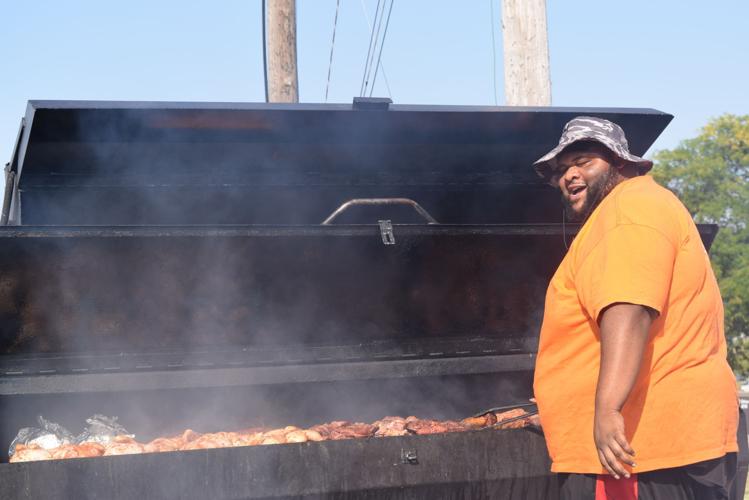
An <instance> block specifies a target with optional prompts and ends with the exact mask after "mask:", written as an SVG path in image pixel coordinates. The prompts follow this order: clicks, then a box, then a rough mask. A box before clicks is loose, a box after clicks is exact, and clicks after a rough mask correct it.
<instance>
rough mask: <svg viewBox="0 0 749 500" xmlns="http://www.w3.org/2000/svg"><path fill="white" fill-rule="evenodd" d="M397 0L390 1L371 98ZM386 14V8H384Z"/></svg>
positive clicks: (370, 92) (370, 91)
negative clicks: (391, 15)
mask: <svg viewBox="0 0 749 500" xmlns="http://www.w3.org/2000/svg"><path fill="white" fill-rule="evenodd" d="M394 3H395V0H390V9H388V18H387V21H385V31H384V32H383V33H382V42H380V53H379V54H378V55H377V65H376V66H375V74H374V77H373V78H372V88H371V89H370V90H369V97H372V93H373V92H374V87H375V82H376V81H377V70H378V69H379V68H380V61H381V60H382V48H383V47H384V46H385V38H386V37H387V36H388V26H390V14H392V12H393V4H394ZM383 12H384V7H383Z"/></svg>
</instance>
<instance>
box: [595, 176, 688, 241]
mask: <svg viewBox="0 0 749 500" xmlns="http://www.w3.org/2000/svg"><path fill="white" fill-rule="evenodd" d="M621 188H622V189H619V190H617V191H615V192H613V193H612V195H613V196H614V200H612V201H613V202H614V203H612V204H611V207H610V208H611V209H612V210H613V212H614V214H613V215H614V216H615V224H616V225H622V224H637V225H641V226H649V227H651V228H653V229H657V230H659V231H662V232H665V233H669V234H674V230H677V229H679V230H681V229H684V223H685V221H687V220H691V217H690V215H689V211H688V210H687V208H686V207H685V206H684V205H683V204H682V203H681V201H680V200H679V198H677V197H676V195H675V194H674V193H672V192H671V191H669V190H668V189H666V188H665V187H663V186H661V185H659V184H658V183H657V182H655V180H654V179H653V178H652V177H650V176H643V177H639V178H634V179H631V180H629V181H626V182H625V183H623V185H622V186H621Z"/></svg>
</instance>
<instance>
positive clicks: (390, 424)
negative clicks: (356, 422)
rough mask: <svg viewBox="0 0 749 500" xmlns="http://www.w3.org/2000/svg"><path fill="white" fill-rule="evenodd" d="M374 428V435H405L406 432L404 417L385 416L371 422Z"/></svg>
mask: <svg viewBox="0 0 749 500" xmlns="http://www.w3.org/2000/svg"><path fill="white" fill-rule="evenodd" d="M373 425H374V426H375V428H376V430H375V434H374V435H375V436H377V437H386V436H405V435H406V434H408V430H407V429H406V419H405V418H403V417H385V418H383V419H382V420H378V421H377V422H375V423H374V424H373Z"/></svg>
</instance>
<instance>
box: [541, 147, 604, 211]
mask: <svg viewBox="0 0 749 500" xmlns="http://www.w3.org/2000/svg"><path fill="white" fill-rule="evenodd" d="M603 148H604V146H598V145H591V146H590V147H585V148H584V149H576V150H572V151H563V152H562V153H561V154H560V155H559V157H558V158H557V165H558V169H557V172H556V173H555V174H554V176H553V177H552V183H553V184H556V185H557V186H558V187H559V189H560V191H561V192H562V201H563V202H564V205H565V211H566V213H567V217H568V218H569V219H570V220H571V221H573V222H584V221H585V220H586V219H587V218H588V216H590V214H591V213H592V212H593V210H594V209H595V208H596V207H597V206H598V204H599V203H600V202H601V200H602V199H603V198H604V197H605V196H606V195H607V194H609V192H610V191H611V190H612V189H613V188H614V186H616V184H617V183H618V180H619V179H618V171H617V169H616V167H615V166H614V165H612V164H611V163H609V160H608V158H609V157H610V156H609V155H608V154H606V152H605V150H603Z"/></svg>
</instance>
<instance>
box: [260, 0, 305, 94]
mask: <svg viewBox="0 0 749 500" xmlns="http://www.w3.org/2000/svg"><path fill="white" fill-rule="evenodd" d="M262 2H263V10H264V11H265V16H264V17H265V19H263V22H264V23H265V24H264V30H263V34H264V35H265V36H264V37H263V38H264V40H263V43H264V44H265V46H264V47H263V51H264V52H263V55H264V58H265V100H266V101H268V102H299V78H298V76H297V68H296V0H262Z"/></svg>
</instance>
